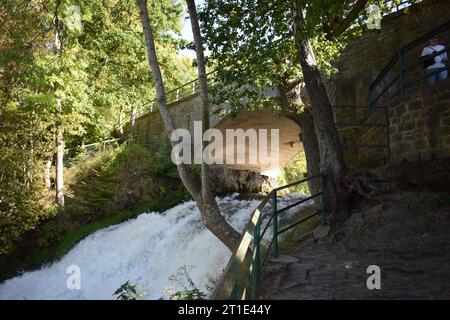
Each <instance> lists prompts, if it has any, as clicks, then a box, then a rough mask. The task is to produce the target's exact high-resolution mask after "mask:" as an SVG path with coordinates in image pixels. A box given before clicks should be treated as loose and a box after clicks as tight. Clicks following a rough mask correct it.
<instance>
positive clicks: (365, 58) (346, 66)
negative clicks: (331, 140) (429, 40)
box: [328, 0, 450, 166]
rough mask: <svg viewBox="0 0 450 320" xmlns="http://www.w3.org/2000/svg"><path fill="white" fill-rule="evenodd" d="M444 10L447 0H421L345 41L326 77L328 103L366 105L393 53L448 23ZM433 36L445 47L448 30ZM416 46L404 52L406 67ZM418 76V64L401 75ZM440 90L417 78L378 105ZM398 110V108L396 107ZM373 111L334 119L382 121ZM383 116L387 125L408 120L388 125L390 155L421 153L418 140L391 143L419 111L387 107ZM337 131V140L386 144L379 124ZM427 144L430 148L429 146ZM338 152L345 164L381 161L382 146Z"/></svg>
mask: <svg viewBox="0 0 450 320" xmlns="http://www.w3.org/2000/svg"><path fill="white" fill-rule="evenodd" d="M449 12H450V1H448V0H428V1H422V3H419V4H416V5H413V6H411V7H409V8H408V9H407V10H404V11H400V12H397V13H394V14H391V15H389V16H387V17H385V18H383V20H382V22H381V30H373V31H369V32H368V33H367V34H365V35H364V36H363V37H361V38H360V39H358V40H356V41H354V42H352V43H350V44H349V45H348V46H347V48H346V49H345V50H344V52H343V54H342V55H341V58H340V59H339V61H338V73H337V75H336V76H335V77H334V78H332V79H330V81H329V84H328V89H329V90H328V91H329V95H330V100H331V101H332V104H333V105H336V106H368V104H369V86H370V84H371V83H372V81H373V80H374V79H375V78H376V76H377V75H378V74H379V73H380V72H381V70H382V69H383V68H384V67H385V66H386V64H387V63H388V62H389V61H390V59H391V58H392V56H393V55H394V54H395V53H396V51H397V50H398V49H399V48H401V47H403V46H405V45H407V44H408V43H410V42H412V41H413V40H415V39H417V38H418V37H420V36H421V35H423V34H426V33H428V32H429V31H431V30H433V29H435V28H436V27H437V26H439V25H441V24H444V23H446V22H448V20H449V14H448V13H449ZM439 39H440V41H439V42H440V43H442V44H444V45H445V46H447V47H450V31H447V32H444V33H442V34H440V35H439ZM422 48H423V45H420V46H418V47H417V48H415V49H413V50H412V51H410V52H409V53H408V54H407V55H406V56H405V60H406V63H407V64H409V65H411V64H413V63H417V62H418V59H419V57H420V55H421V50H422ZM397 69H398V63H397V65H396V66H394V68H393V70H392V71H391V73H390V74H388V75H387V76H386V82H387V81H390V79H393V77H394V76H395V75H396V74H398V70H397ZM422 75H423V70H422V68H421V66H420V65H419V66H418V67H416V69H415V71H413V72H409V73H408V74H407V75H406V78H407V80H409V81H412V80H414V79H417V78H418V77H420V76H422ZM438 88H441V89H438ZM443 88H444V86H439V87H436V89H435V90H429V88H428V87H427V86H426V85H425V84H424V82H423V81H422V82H419V83H417V84H416V85H415V87H414V88H412V89H410V90H407V91H406V92H405V94H404V95H403V96H397V97H395V98H394V99H390V98H388V96H389V94H387V95H386V98H385V99H384V101H381V104H382V106H384V107H388V108H394V109H397V106H396V105H397V104H399V105H405V103H406V102H403V101H409V102H410V103H411V102H412V101H413V100H414V99H419V100H420V95H421V92H423V94H425V95H435V98H436V99H439V98H438V97H439V96H440V93H439V90H444V89H443ZM397 89H398V87H397V88H396V87H393V88H392V89H391V90H390V92H393V91H396V90H397ZM436 90H437V91H436ZM432 99H434V98H431V97H429V99H428V101H431V100H432ZM427 103H428V102H427ZM423 107H426V106H423ZM399 108H400V109H399V110H401V108H402V107H399ZM427 108H429V107H427ZM447 109H448V106H447ZM379 114H381V112H380V113H379ZM379 114H378V115H376V114H374V112H373V110H369V109H368V108H366V109H336V110H335V118H336V120H337V122H338V123H339V122H343V123H363V122H364V123H379V124H380V123H384V122H385V121H384V120H383V119H381V118H380V115H379ZM389 116H390V121H391V125H392V123H395V124H398V123H404V122H405V121H407V120H405V118H404V117H406V119H409V120H408V121H409V122H406V123H407V124H406V125H402V126H401V127H398V126H394V127H393V128H392V129H391V137H392V138H393V139H391V143H393V145H392V146H391V147H392V151H393V155H394V153H395V157H396V159H397V160H398V159H402V156H404V158H408V159H409V158H411V159H412V158H414V157H412V156H411V154H415V155H417V154H421V155H422V156H423V154H424V152H425V149H424V148H425V147H424V146H423V143H422V145H421V144H420V143H419V142H414V143H412V142H411V144H410V142H406V141H403V142H398V141H396V139H397V138H398V135H399V134H400V135H401V137H402V139H408V138H407V137H408V136H411V132H410V129H409V128H410V125H411V123H410V122H412V121H415V122H419V124H420V123H421V122H420V120H419V118H414V119H413V117H415V116H417V117H420V116H421V115H420V112H415V113H414V112H413V113H409V112H408V115H404V114H403V113H401V112H393V111H392V110H391V112H390V113H389ZM422 116H424V115H422ZM397 117H399V118H397ZM402 130H405V132H406V133H402ZM392 131H394V132H396V133H395V136H393V132H392ZM444 131H445V130H444ZM444 131H439V132H438V133H437V134H438V135H440V134H443V132H444ZM339 132H340V137H341V141H342V142H343V143H350V144H384V143H386V142H387V139H386V130H385V129H384V128H364V127H360V128H349V129H341V130H339ZM411 139H412V138H411ZM439 139H440V138H439ZM439 139H438V140H439ZM443 139H444V138H443ZM417 141H418V140H417ZM439 141H440V140H439ZM422 142H423V141H422ZM412 148H417V150H413V149H412ZM428 148H434V147H431V146H429V147H428ZM433 150H434V149H433ZM429 153H430V154H434V151H430V150H429ZM444 154H445V153H443V152H437V153H436V156H439V157H440V156H443V155H444ZM344 155H345V158H346V160H347V162H348V163H349V164H350V165H353V166H360V165H363V166H367V165H368V164H369V163H372V165H377V164H379V163H380V162H379V160H381V159H383V157H385V156H386V155H387V153H386V150H385V149H382V148H362V149H361V148H351V149H347V150H345V152H344ZM393 160H395V159H393Z"/></svg>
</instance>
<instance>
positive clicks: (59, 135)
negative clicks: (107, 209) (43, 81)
mask: <svg viewBox="0 0 450 320" xmlns="http://www.w3.org/2000/svg"><path fill="white" fill-rule="evenodd" d="M59 5H60V3H59V2H58V3H57V6H56V11H55V28H56V30H55V42H54V45H55V55H56V57H60V56H61V53H62V41H61V24H60V21H59V18H58V10H59ZM57 91H58V90H55V92H56V108H55V109H56V112H55V120H56V133H55V154H56V156H55V188H56V203H57V204H58V205H60V206H64V163H63V160H64V128H63V123H62V119H61V115H62V105H61V103H62V101H61V97H60V96H59V94H58V93H57Z"/></svg>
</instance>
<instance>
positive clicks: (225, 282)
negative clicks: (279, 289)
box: [213, 174, 327, 300]
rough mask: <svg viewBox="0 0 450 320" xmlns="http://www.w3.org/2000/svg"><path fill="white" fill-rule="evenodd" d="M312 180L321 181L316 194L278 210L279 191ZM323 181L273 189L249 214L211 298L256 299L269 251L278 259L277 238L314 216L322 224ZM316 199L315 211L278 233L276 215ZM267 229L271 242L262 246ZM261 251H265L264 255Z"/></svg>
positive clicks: (323, 213)
mask: <svg viewBox="0 0 450 320" xmlns="http://www.w3.org/2000/svg"><path fill="white" fill-rule="evenodd" d="M314 179H319V180H320V181H321V186H322V187H321V191H320V192H318V193H316V194H313V195H311V196H309V197H307V198H304V199H302V200H300V201H297V202H295V203H293V204H290V205H288V206H286V207H284V208H278V206H277V198H278V193H279V192H280V191H282V190H285V189H289V188H292V187H294V186H297V185H299V184H302V183H307V182H308V181H311V180H314ZM323 179H324V176H323V175H322V174H319V175H316V176H313V177H309V178H305V179H302V180H300V181H297V182H294V183H290V184H287V185H285V186H282V187H279V188H275V189H273V190H272V191H271V192H270V193H269V194H268V195H267V196H266V197H265V198H264V199H263V201H261V203H260V204H259V206H258V207H257V208H256V209H255V210H254V211H253V212H252V214H251V218H250V221H249V222H248V224H247V226H246V228H245V229H244V232H243V236H242V240H241V242H240V244H239V247H238V249H237V250H236V252H235V253H234V254H233V256H232V257H231V258H230V260H229V262H228V265H227V267H226V269H225V272H224V275H223V276H222V279H221V281H220V283H219V285H218V287H217V289H216V291H215V293H214V295H213V298H214V299H219V300H228V299H231V300H238V299H242V300H245V299H252V300H257V299H259V293H260V286H261V270H262V268H263V266H264V264H265V262H266V261H267V258H268V257H269V255H270V253H271V250H272V249H273V250H272V251H273V255H274V257H278V254H279V236H280V234H283V233H285V232H286V231H288V230H290V229H292V228H293V227H295V226H297V225H299V224H301V223H304V222H305V221H308V220H309V219H311V218H313V217H315V216H318V215H320V222H321V224H322V225H323V224H325V223H326V219H327V216H326V211H325V208H324V193H323V185H324V183H323ZM316 198H320V209H319V210H317V211H315V212H313V213H312V214H309V215H308V216H307V217H304V218H302V219H300V220H299V221H296V222H294V223H291V224H290V225H289V226H286V227H284V228H282V229H281V230H279V217H280V214H282V213H283V212H286V211H287V210H289V209H292V208H294V207H296V206H299V205H300V204H302V203H305V202H307V201H310V200H312V199H316ZM269 202H271V204H272V213H271V214H270V216H268V217H267V216H266V217H263V216H262V211H263V209H264V208H265V206H266V205H267V204H268V203H269ZM264 218H266V219H267V218H268V219H267V222H266V223H265V226H264V228H262V224H263V222H264ZM270 226H271V227H272V239H271V240H270V242H269V243H268V244H266V245H263V241H262V240H263V238H264V236H265V235H266V233H267V231H268V230H269V227H270ZM263 251H265V252H264V254H263Z"/></svg>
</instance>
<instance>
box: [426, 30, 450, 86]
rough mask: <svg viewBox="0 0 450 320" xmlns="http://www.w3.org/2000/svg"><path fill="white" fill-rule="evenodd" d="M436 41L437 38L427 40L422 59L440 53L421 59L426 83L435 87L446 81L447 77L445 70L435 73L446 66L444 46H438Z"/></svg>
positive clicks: (446, 59)
mask: <svg viewBox="0 0 450 320" xmlns="http://www.w3.org/2000/svg"><path fill="white" fill-rule="evenodd" d="M438 41H439V39H438V37H437V36H433V37H432V38H431V39H430V40H429V43H428V46H427V47H425V48H423V50H422V57H426V56H429V55H433V54H436V53H438V52H440V51H442V53H440V54H438V55H436V56H434V57H430V58H425V59H423V66H424V68H425V70H426V73H427V83H428V85H430V86H433V85H435V84H436V83H437V82H439V81H441V80H445V79H447V76H448V71H447V70H442V71H441V72H437V71H438V69H445V68H446V66H447V64H448V58H447V51H445V46H443V45H440V44H438Z"/></svg>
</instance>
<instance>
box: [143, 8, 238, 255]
mask: <svg viewBox="0 0 450 320" xmlns="http://www.w3.org/2000/svg"><path fill="white" fill-rule="evenodd" d="M137 5H138V8H139V13H140V19H141V23H142V28H143V30H144V36H145V42H146V49H147V56H148V60H149V65H150V68H151V71H152V76H153V80H154V82H155V87H156V95H157V100H158V109H159V111H160V114H161V117H162V119H163V121H164V125H165V128H166V131H167V134H168V135H169V137H171V136H172V133H173V131H174V130H175V125H174V122H173V119H172V116H171V114H170V112H169V109H168V107H167V101H166V95H165V90H164V83H163V79H162V75H161V70H160V68H159V63H158V59H157V56H156V50H155V43H154V38H153V34H152V30H151V27H150V18H149V15H148V10H147V1H146V0H137ZM171 143H172V146H175V142H173V141H171ZM177 169H178V172H179V174H180V178H181V180H182V182H183V184H184V186H185V187H186V189H187V190H188V192H189V193H190V194H191V195H192V197H193V199H194V200H195V202H196V203H197V206H198V207H199V210H200V213H201V215H202V219H203V221H204V223H205V225H206V227H207V228H208V229H209V230H210V231H211V232H212V233H213V234H214V235H215V236H216V237H217V238H219V240H220V241H222V242H223V243H224V244H225V245H226V246H227V247H228V248H229V249H230V250H231V251H232V252H234V251H235V250H236V249H237V247H238V245H239V242H240V238H241V237H240V234H239V233H238V232H237V231H236V230H235V229H233V227H232V226H230V225H229V224H228V223H227V222H226V221H225V219H224V217H223V216H222V215H221V214H220V212H219V211H218V209H217V210H215V207H217V203H215V201H214V203H213V204H212V205H211V202H210V199H209V198H206V199H205V198H204V197H203V194H202V193H203V192H202V190H201V189H200V188H199V186H198V184H197V183H195V179H194V177H193V175H192V172H191V171H190V170H189V168H188V166H187V165H185V164H180V165H178V166H177ZM213 199H214V198H213Z"/></svg>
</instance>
